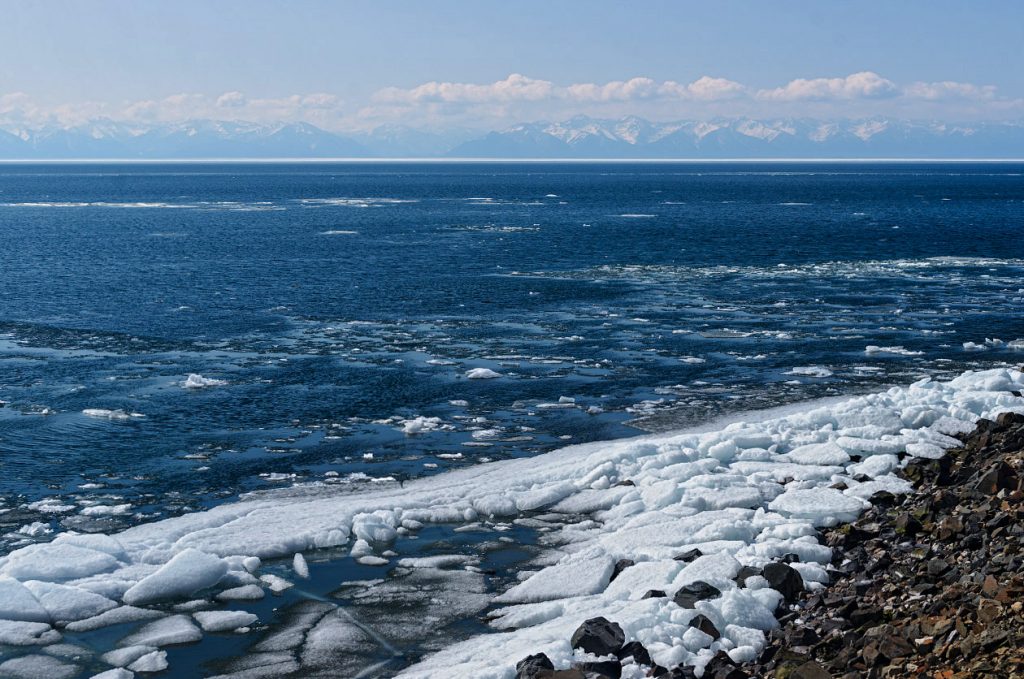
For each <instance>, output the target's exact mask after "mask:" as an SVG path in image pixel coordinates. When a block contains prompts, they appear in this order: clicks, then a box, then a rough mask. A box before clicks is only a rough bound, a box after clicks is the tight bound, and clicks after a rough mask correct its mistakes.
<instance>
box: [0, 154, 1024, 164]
mask: <svg viewBox="0 0 1024 679" xmlns="http://www.w3.org/2000/svg"><path fill="white" fill-rule="evenodd" d="M1022 162H1024V157H1020V158H998V157H996V158H992V157H978V158H962V157H952V158H942V157H924V158H920V157H917V158H915V157H897V156H887V157H883V158H864V157H852V156H849V157H838V158H828V157H807V158H787V157H771V158H765V157H757V158H742V157H737V158H598V157H595V158H551V157H528V158H519V157H504V156H495V157H493V158H492V157H450V158H449V157H437V156H422V157H418V156H398V157H394V158H388V157H366V156H339V157H331V158H315V157H309V156H295V157H290V156H282V157H228V158H219V157H202V156H197V157H194V158H0V164H2V165H29V164H38V165H46V164H55V165H73V164H85V163H90V164H105V163H120V164H157V163H167V164H175V163H177V164H190V163H192V164H196V163H368V164H370V163H1022Z"/></svg>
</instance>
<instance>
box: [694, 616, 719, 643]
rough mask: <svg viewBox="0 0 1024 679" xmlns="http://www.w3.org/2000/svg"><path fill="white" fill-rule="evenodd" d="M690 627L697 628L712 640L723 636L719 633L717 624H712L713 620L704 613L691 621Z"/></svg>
mask: <svg viewBox="0 0 1024 679" xmlns="http://www.w3.org/2000/svg"><path fill="white" fill-rule="evenodd" d="M690 627H696V628H697V629H699V630H700V631H701V632H703V633H704V634H707V635H708V636H709V637H711V638H712V639H717V638H718V637H720V636H722V635H721V634H720V633H719V632H718V628H717V627H715V623H713V622H711V618H709V617H708V616H706V615H704V614H703V613H701V614H699V615H697V616H695V617H694V618H691V619H690Z"/></svg>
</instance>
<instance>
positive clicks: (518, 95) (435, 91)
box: [374, 73, 555, 104]
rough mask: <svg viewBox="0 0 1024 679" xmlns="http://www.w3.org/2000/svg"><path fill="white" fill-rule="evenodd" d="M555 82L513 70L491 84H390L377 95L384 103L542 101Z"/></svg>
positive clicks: (377, 99) (549, 92)
mask: <svg viewBox="0 0 1024 679" xmlns="http://www.w3.org/2000/svg"><path fill="white" fill-rule="evenodd" d="M554 89H555V86H554V85H553V84H552V83H550V82H548V81H547V80H535V79H533V78H527V77H526V76H525V75H520V74H519V73H513V74H512V75H510V76H508V77H507V78H505V79H504V80H499V81H497V82H494V83H491V84H489V85H475V84H471V83H453V82H429V83H424V84H422V85H419V86H418V87H414V88H412V89H400V88H398V87H387V88H384V89H382V90H379V91H378V92H377V93H376V94H375V95H374V100H375V101H378V102H382V103H389V104H395V103H399V104H400V103H407V104H416V103H485V102H495V101H498V102H502V101H539V100H542V99H546V98H548V97H550V96H551V94H552V92H553V91H554Z"/></svg>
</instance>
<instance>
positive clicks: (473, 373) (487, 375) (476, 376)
mask: <svg viewBox="0 0 1024 679" xmlns="http://www.w3.org/2000/svg"><path fill="white" fill-rule="evenodd" d="M466 377H467V378H469V379H471V380H491V379H494V378H495V377H501V373H499V372H495V371H493V370H491V369H490V368H472V369H470V370H467V371H466Z"/></svg>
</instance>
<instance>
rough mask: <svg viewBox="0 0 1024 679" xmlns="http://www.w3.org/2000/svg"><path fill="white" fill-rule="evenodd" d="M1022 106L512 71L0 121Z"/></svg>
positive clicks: (864, 80) (766, 113) (77, 107)
mask: <svg viewBox="0 0 1024 679" xmlns="http://www.w3.org/2000/svg"><path fill="white" fill-rule="evenodd" d="M1022 112H1024V101H1022V100H1021V99H1010V98H1007V97H1003V96H1000V95H999V94H998V93H997V91H996V88H995V87H994V86H992V85H975V84H972V83H965V82H955V81H938V82H924V81H918V82H911V83H909V84H898V83H895V82H893V81H892V80H889V79H888V78H885V77H883V76H881V75H879V74H878V73H874V72H872V71H862V72H859V73H853V74H851V75H847V76H843V77H831V78H811V79H805V78H800V79H795V80H791V81H789V82H787V83H784V84H782V85H780V86H779V87H775V88H766V89H754V88H751V87H749V86H747V85H745V84H743V83H740V82H736V81H734V80H729V79H726V78H721V77H712V76H708V75H705V76H702V77H699V78H697V79H695V80H693V81H691V82H677V81H675V80H656V79H654V78H650V77H646V76H637V77H634V78H629V79H625V80H613V81H609V82H577V83H570V84H557V83H554V82H552V81H549V80H542V79H538V78H531V77H529V76H526V75H522V74H519V73H513V74H511V75H509V76H508V77H506V78H503V79H501V80H497V81H494V82H491V83H465V82H443V81H432V82H428V83H423V84H421V85H417V86H414V87H410V88H398V87H388V88H385V89H381V90H378V91H377V92H376V93H374V94H372V95H371V96H370V97H369V100H368V101H367V102H362V103H359V102H356V105H354V106H349V105H348V104H347V103H346V102H343V101H341V100H340V99H339V98H338V97H337V96H336V95H334V94H331V93H329V92H311V93H305V94H301V93H300V94H291V95H286V96H276V97H259V96H252V95H251V94H248V93H244V92H240V91H237V90H229V91H226V92H223V93H222V94H219V95H207V94H199V93H188V92H183V93H178V94H172V95H170V96H166V97H163V98H151V99H140V100H137V101H122V102H76V103H61V104H52V103H47V104H44V103H41V102H39V101H37V100H35V99H34V98H33V97H31V96H30V95H29V94H26V93H24V92H12V93H8V94H2V95H0V125H2V126H5V127H7V128H8V129H24V128H26V127H38V126H44V125H62V126H74V125H79V124H82V123H85V122H87V121H89V120H92V119H95V118H100V117H103V118H110V119H112V120H115V121H122V122H126V123H130V124H139V125H146V124H152V123H160V122H167V123H170V122H179V121H183V120H188V119H197V118H209V119H219V120H225V119H227V120H247V121H252V122H257V123H272V122H300V121H301V122H308V123H311V124H313V125H317V126H319V127H323V128H325V129H330V130H337V131H353V130H364V129H368V128H372V127H375V126H376V125H379V124H384V123H394V124H400V125H412V126H425V127H431V128H434V129H443V128H452V127H466V128H474V129H499V128H502V127H505V126H508V125H510V124H515V123H518V122H525V121H534V120H564V119H566V118H569V117H572V116H575V115H580V114H583V115H590V116H594V117H607V118H614V117H620V116H624V115H637V116H641V117H647V118H650V119H652V120H680V119H687V118H689V119H695V120H707V119H710V118H714V117H719V116H721V117H750V118H761V119H764V118H772V117H778V118H782V117H789V116H808V117H820V118H826V119H832V118H858V117H871V116H893V117H904V118H915V117H921V118H941V119H945V120H950V121H969V120H993V119H1004V120H1005V119H1014V118H1017V117H1019V116H1020V115H1021V113H1022Z"/></svg>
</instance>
